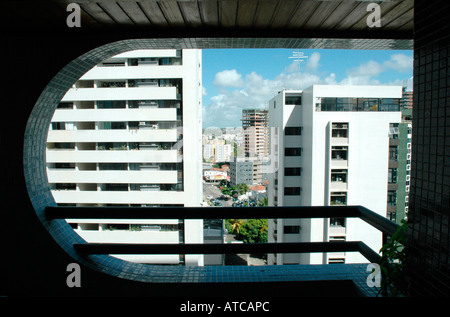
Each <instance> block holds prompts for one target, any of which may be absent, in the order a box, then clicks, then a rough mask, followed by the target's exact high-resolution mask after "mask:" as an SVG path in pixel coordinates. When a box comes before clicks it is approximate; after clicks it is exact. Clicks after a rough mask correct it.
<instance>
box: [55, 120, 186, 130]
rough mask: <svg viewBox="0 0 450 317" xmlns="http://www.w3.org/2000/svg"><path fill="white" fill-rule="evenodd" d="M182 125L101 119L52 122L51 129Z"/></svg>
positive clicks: (155, 127) (162, 128)
mask: <svg viewBox="0 0 450 317" xmlns="http://www.w3.org/2000/svg"><path fill="white" fill-rule="evenodd" d="M179 125H180V122H177V121H129V122H127V121H101V122H93V121H91V122H52V123H51V126H50V130H51V131H58V130H66V131H75V130H131V129H134V130H138V129H144V130H145V129H147V130H148V129H152V130H164V129H175V128H177V127H178V126H179Z"/></svg>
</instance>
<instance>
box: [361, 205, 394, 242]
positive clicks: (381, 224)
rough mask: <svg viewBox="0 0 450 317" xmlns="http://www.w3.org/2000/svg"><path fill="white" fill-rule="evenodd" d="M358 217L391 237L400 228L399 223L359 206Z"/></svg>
mask: <svg viewBox="0 0 450 317" xmlns="http://www.w3.org/2000/svg"><path fill="white" fill-rule="evenodd" d="M358 217H359V218H361V219H362V220H364V221H365V222H367V223H368V224H370V225H371V226H373V227H374V228H377V229H378V230H380V231H381V232H383V233H386V234H387V235H389V236H392V235H393V234H394V233H395V232H396V231H397V229H398V228H399V225H398V224H397V223H395V222H393V221H391V220H389V219H387V218H386V217H383V216H381V215H379V214H377V213H375V212H373V211H371V210H370V209H367V208H366V207H364V206H359V208H358Z"/></svg>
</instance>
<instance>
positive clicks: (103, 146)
mask: <svg viewBox="0 0 450 317" xmlns="http://www.w3.org/2000/svg"><path fill="white" fill-rule="evenodd" d="M176 144H177V143H175V142H98V143H96V142H76V143H75V142H48V143H47V149H49V150H75V149H76V150H78V151H95V150H97V151H108V150H109V151H126V150H175V149H176V147H175V145H176ZM180 151H181V150H179V152H180Z"/></svg>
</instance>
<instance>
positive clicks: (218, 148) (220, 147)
mask: <svg viewBox="0 0 450 317" xmlns="http://www.w3.org/2000/svg"><path fill="white" fill-rule="evenodd" d="M233 149H234V148H233V147H232V145H231V144H205V145H204V146H203V159H204V160H205V161H211V162H215V163H217V162H229V161H230V159H231V157H232V155H233Z"/></svg>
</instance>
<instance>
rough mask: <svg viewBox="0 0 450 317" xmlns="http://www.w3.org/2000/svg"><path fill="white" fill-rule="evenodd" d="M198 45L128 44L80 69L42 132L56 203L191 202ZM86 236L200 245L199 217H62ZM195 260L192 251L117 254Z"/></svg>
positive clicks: (198, 186) (197, 131) (197, 195)
mask: <svg viewBox="0 0 450 317" xmlns="http://www.w3.org/2000/svg"><path fill="white" fill-rule="evenodd" d="M201 62H202V55H201V50H197V49H186V50H174V49H171V50H136V51H130V52H126V53H122V54H119V55H116V56H114V57H112V58H110V59H108V60H105V61H103V62H101V63H99V64H98V65H97V66H95V67H94V68H92V69H91V70H90V71H88V72H87V73H86V74H84V75H83V76H82V77H81V78H80V79H79V80H78V81H77V82H76V83H75V84H74V85H73V87H72V88H71V89H70V90H69V91H68V92H67V93H66V95H65V96H64V97H63V99H62V101H61V103H60V105H59V107H58V109H57V110H56V111H55V114H54V116H53V119H52V123H51V126H50V129H49V132H48V138H47V153H46V157H47V175H48V181H49V184H50V186H51V190H52V194H53V196H54V198H55V201H56V202H57V203H58V204H60V205H66V206H67V205H73V206H147V207H165V206H180V207H181V206H186V207H196V206H200V203H201V201H202V183H201V179H202V168H201V164H202V157H201V153H202V147H201V142H202V140H201V138H202V133H201V127H202V122H201V114H202V112H201V110H202V107H201V96H202V92H201V89H202V88H201V86H202V85H201ZM67 221H68V222H69V223H70V224H71V225H72V226H73V228H74V230H75V231H76V232H77V233H78V234H79V235H80V236H81V237H82V238H84V239H85V240H87V241H88V242H128V243H181V242H185V243H200V242H202V241H203V224H202V221H201V220H186V221H184V222H183V221H181V220H180V221H179V220H171V219H168V220H147V219H142V220H130V219H129V220H126V219H125V220H113V219H109V220H100V219H93V220H92V219H91V220H88V219H68V220H67ZM117 257H120V258H123V259H125V260H129V261H135V262H142V263H168V264H183V263H184V264H186V265H203V256H200V255H186V256H184V255H165V256H160V255H142V256H134V255H123V256H122V255H120V256H119V255H117Z"/></svg>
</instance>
